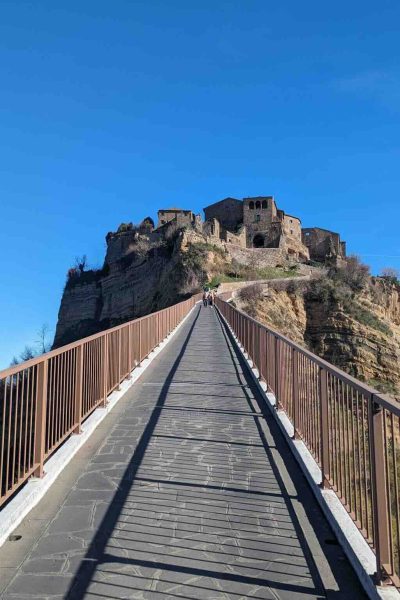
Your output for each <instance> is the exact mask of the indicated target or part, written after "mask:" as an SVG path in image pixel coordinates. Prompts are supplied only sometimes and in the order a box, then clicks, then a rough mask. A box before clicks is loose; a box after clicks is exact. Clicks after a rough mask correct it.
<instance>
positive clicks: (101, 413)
mask: <svg viewBox="0 0 400 600" xmlns="http://www.w3.org/2000/svg"><path fill="white" fill-rule="evenodd" d="M197 304H198V302H197V303H196V304H195V306H193V308H192V309H191V310H190V311H189V312H188V314H187V315H186V317H185V318H184V319H182V321H181V322H180V323H179V325H177V327H176V328H175V329H174V330H173V331H172V332H171V333H170V334H169V335H168V336H167V337H166V338H165V339H164V340H163V341H162V342H161V343H160V345H159V346H157V347H156V348H155V349H154V350H153V351H152V352H151V353H150V354H149V356H148V357H147V358H146V359H145V360H143V362H142V364H141V366H140V367H136V368H135V369H134V370H133V371H132V372H131V374H130V379H125V380H124V381H123V382H122V383H121V385H120V389H119V390H116V391H114V392H112V393H111V394H110V395H109V396H108V404H107V406H106V407H104V408H102V407H101V408H97V409H96V410H95V411H94V412H93V413H92V414H91V415H90V417H88V418H87V419H86V421H85V422H84V423H83V424H82V432H81V433H80V434H79V435H71V437H70V438H68V440H67V441H66V442H65V443H64V444H62V446H61V447H60V448H59V449H58V450H57V451H56V452H55V453H54V454H53V456H52V457H51V458H49V460H48V461H47V462H46V463H45V476H44V477H43V478H41V479H39V478H31V479H29V480H28V482H27V483H26V485H24V486H23V488H22V489H21V490H20V491H19V492H17V494H16V495H15V497H14V498H13V499H12V500H11V501H10V502H9V503H8V504H7V505H6V506H5V507H4V508H3V509H2V510H0V546H2V544H4V542H5V541H6V540H7V539H8V537H9V535H10V534H11V533H12V532H13V531H14V529H15V528H16V527H18V525H19V524H20V523H21V522H22V521H23V519H24V518H25V517H26V515H27V514H28V513H29V511H31V510H32V508H34V506H36V505H37V504H38V502H39V501H40V500H41V499H42V498H43V496H44V495H45V494H46V492H47V491H48V489H49V488H50V487H51V485H52V484H53V483H54V482H55V480H56V479H57V477H58V476H59V475H60V473H61V472H62V471H63V469H64V468H65V467H66V466H67V465H68V463H69V462H70V460H71V459H72V458H73V457H74V456H75V454H76V453H77V452H78V450H79V449H80V448H82V446H83V445H84V444H85V442H86V441H87V440H88V439H89V437H90V436H91V435H92V433H93V432H94V430H95V429H96V427H97V426H98V425H99V424H100V423H101V422H102V421H103V419H105V417H106V416H107V415H108V413H109V412H110V411H111V410H112V409H113V408H114V406H115V405H116V404H117V403H118V401H119V400H120V399H121V398H122V397H123V396H124V395H125V393H126V392H127V390H129V388H130V387H132V385H133V384H134V383H135V382H136V381H137V380H138V379H139V377H140V376H141V375H142V374H143V373H144V371H145V370H146V369H147V368H148V367H149V365H150V364H151V363H152V362H153V360H154V359H155V358H156V356H158V355H159V354H160V352H161V351H162V350H163V349H164V348H165V346H166V345H167V344H168V342H169V341H170V340H171V339H172V338H173V337H174V335H175V334H176V333H177V332H178V330H179V329H180V328H181V327H182V325H183V324H184V323H185V321H186V320H187V319H188V318H189V316H190V315H191V314H192V312H193V310H194V309H195V307H196V306H197Z"/></svg>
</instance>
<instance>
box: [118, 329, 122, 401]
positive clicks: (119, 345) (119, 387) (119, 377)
mask: <svg viewBox="0 0 400 600" xmlns="http://www.w3.org/2000/svg"><path fill="white" fill-rule="evenodd" d="M121 331H122V330H121V329H118V386H117V390H120V389H121V338H122V336H121Z"/></svg>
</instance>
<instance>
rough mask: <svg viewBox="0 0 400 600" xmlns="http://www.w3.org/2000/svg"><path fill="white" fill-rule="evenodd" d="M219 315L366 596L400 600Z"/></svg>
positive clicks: (385, 599) (376, 599)
mask: <svg viewBox="0 0 400 600" xmlns="http://www.w3.org/2000/svg"><path fill="white" fill-rule="evenodd" d="M218 313H219V315H220V317H221V319H222V320H223V322H224V323H225V325H226V326H227V327H228V329H229V331H230V333H231V335H232V338H233V340H234V342H235V344H236V347H237V348H238V350H239V352H240V353H241V354H242V356H243V358H244V359H245V361H246V365H247V367H248V369H249V372H250V374H251V376H252V378H253V380H254V382H255V383H256V385H257V387H258V389H259V391H260V393H261V395H262V396H263V397H264V399H265V400H266V405H267V406H268V408H269V409H270V411H271V413H272V414H273V415H274V417H275V419H276V421H277V423H278V425H279V427H280V429H281V431H282V433H283V435H284V436H285V438H286V440H287V442H288V445H289V447H290V449H291V451H292V452H293V454H294V456H295V458H296V460H297V462H298V463H299V465H300V467H301V469H302V471H303V472H304V474H305V476H306V478H307V481H308V483H309V485H310V487H311V489H312V491H313V493H314V495H315V497H316V499H317V501H318V503H319V505H320V507H321V509H322V511H323V513H324V515H325V517H326V518H327V520H328V522H329V524H330V526H331V527H332V529H333V531H334V533H335V534H336V536H337V538H338V541H339V543H340V545H341V546H342V548H343V551H344V553H345V554H346V556H347V558H348V559H349V561H350V563H351V565H352V567H353V569H354V571H355V573H356V575H357V576H358V578H359V580H360V582H361V585H362V586H363V588H364V590H365V592H366V594H367V595H368V597H369V598H371V600H400V593H399V592H398V591H397V589H396V588H395V587H394V586H385V587H383V586H375V585H374V583H373V581H372V579H371V576H372V575H373V574H374V573H375V571H376V558H375V554H374V553H373V552H372V550H371V548H370V547H369V545H368V543H367V542H366V541H365V539H364V537H363V536H362V534H361V533H360V532H359V530H358V529H357V527H356V525H355V523H354V522H353V520H352V519H351V517H350V515H349V514H348V513H347V511H346V509H345V508H344V506H343V505H342V503H341V502H340V500H339V498H338V497H337V496H336V494H335V492H334V491H333V490H329V489H322V488H321V487H320V485H319V484H320V483H321V481H322V474H321V469H320V468H319V466H318V464H317V462H316V461H315V460H314V457H313V456H312V455H311V453H310V451H309V450H308V448H307V446H306V445H305V444H304V442H302V441H301V440H296V439H293V438H292V435H293V424H292V423H291V421H290V420H289V418H288V416H287V415H286V413H285V412H284V411H283V410H276V398H275V396H274V394H272V393H271V392H267V385H266V384H265V383H264V382H260V381H259V379H258V377H259V373H258V371H257V369H255V368H254V366H253V362H252V361H251V360H250V359H249V357H248V355H247V353H246V352H245V350H244V348H243V347H242V345H241V344H240V342H239V340H238V339H237V337H236V335H235V333H234V332H233V330H232V328H231V327H230V325H229V324H228V322H227V321H226V319H225V318H224V317H223V315H222V314H221V312H220V311H218Z"/></svg>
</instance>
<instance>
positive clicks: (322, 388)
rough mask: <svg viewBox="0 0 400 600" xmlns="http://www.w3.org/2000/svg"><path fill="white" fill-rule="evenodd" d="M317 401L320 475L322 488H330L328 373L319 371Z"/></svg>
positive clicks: (322, 370) (321, 369)
mask: <svg viewBox="0 0 400 600" xmlns="http://www.w3.org/2000/svg"><path fill="white" fill-rule="evenodd" d="M319 399H320V428H321V474H322V481H321V486H322V487H325V488H326V487H330V484H329V479H330V473H329V411H328V372H327V371H326V369H323V368H322V367H320V369H319Z"/></svg>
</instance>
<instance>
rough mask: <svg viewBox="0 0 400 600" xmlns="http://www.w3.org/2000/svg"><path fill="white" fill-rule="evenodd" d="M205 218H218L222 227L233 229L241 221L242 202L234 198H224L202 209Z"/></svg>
mask: <svg viewBox="0 0 400 600" xmlns="http://www.w3.org/2000/svg"><path fill="white" fill-rule="evenodd" d="M204 214H205V218H206V220H207V221H208V220H209V219H218V221H219V222H220V223H221V225H222V227H224V228H225V229H228V230H229V231H233V232H234V231H235V230H236V228H237V227H239V225H241V224H242V222H243V203H242V201H241V200H237V199H236V198H225V199H224V200H220V201H219V202H215V204H211V205H210V206H207V207H206V208H205V209H204Z"/></svg>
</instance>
